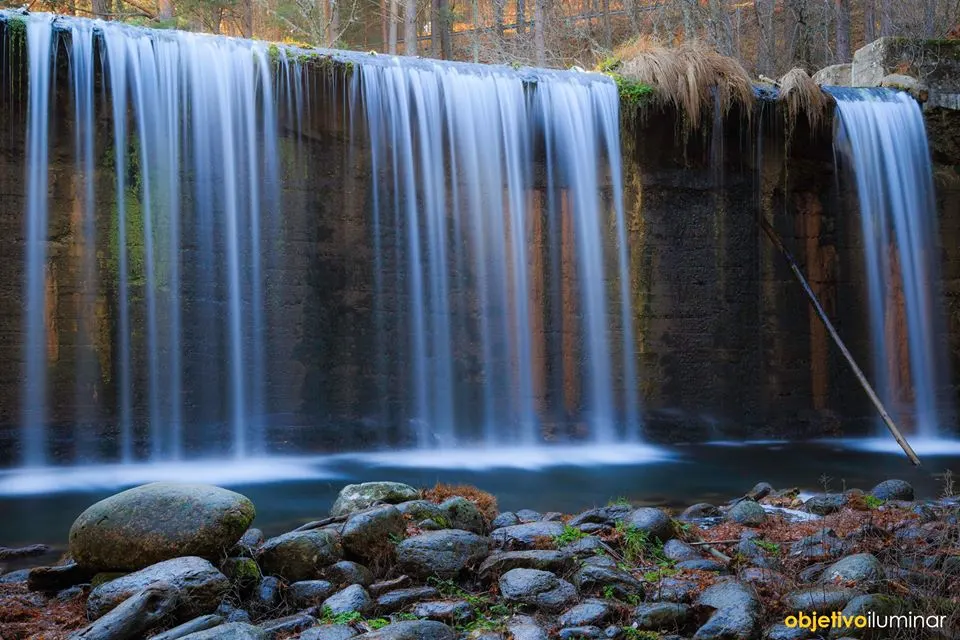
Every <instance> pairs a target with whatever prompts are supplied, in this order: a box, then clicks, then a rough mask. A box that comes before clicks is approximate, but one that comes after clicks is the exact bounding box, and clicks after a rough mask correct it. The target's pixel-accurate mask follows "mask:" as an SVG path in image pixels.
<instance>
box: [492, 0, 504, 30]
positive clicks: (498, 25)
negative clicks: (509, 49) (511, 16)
mask: <svg viewBox="0 0 960 640" xmlns="http://www.w3.org/2000/svg"><path fill="white" fill-rule="evenodd" d="M503 5H504V0H493V28H494V29H495V30H496V32H497V37H499V38H502V37H503Z"/></svg>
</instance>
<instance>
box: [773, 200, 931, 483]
mask: <svg viewBox="0 0 960 640" xmlns="http://www.w3.org/2000/svg"><path fill="white" fill-rule="evenodd" d="M760 226H761V227H763V230H764V231H765V232H766V234H767V237H768V238H770V241H771V242H773V244H774V246H776V247H777V249H778V250H779V251H780V253H781V254H782V255H783V257H784V258H785V259H786V260H787V262H788V263H789V264H790V270H791V271H792V272H793V275H794V276H795V277H796V278H797V280H798V281H799V282H800V286H802V287H803V290H804V292H805V293H806V294H807V298H809V299H810V304H812V305H813V308H814V310H815V311H816V312H817V315H818V316H820V320H821V322H823V325H824V326H825V327H826V328H827V331H828V332H829V333H830V336H831V337H832V338H833V341H834V342H836V343H837V346H838V347H840V352H841V353H843V357H844V358H846V359H847V362H848V363H849V364H850V368H851V369H853V373H854V374H855V375H856V376H857V379H858V380H859V381H860V386H862V387H863V390H864V391H866V392H867V395H868V396H870V401H871V402H873V406H874V407H876V408H877V411H878V412H879V413H880V417H881V418H882V419H883V423H884V424H885V425H887V429H889V430H890V433H891V434H892V435H893V437H894V439H895V440H896V441H897V444H899V445H900V447H901V448H902V449H903V452H904V453H906V454H907V457H908V458H910V462H912V463H913V464H915V465H916V466H918V467H919V466H920V458H918V457H917V454H916V453H914V451H913V447H911V446H910V443H909V442H907V439H906V438H904V437H903V434H902V433H900V429H898V428H897V425H896V424H894V422H893V418H891V417H890V414H889V413H887V410H886V409H885V408H884V406H883V403H882V402H880V398H878V397H877V394H876V392H875V391H874V390H873V387H871V386H870V383H869V382H867V378H866V376H864V375H863V371H861V370H860V367H858V366H857V363H856V361H855V360H854V359H853V356H852V355H850V351H848V350H847V346H846V345H845V344H843V340H841V339H840V335H839V334H838V333H837V330H836V329H834V328H833V323H832V322H830V318H828V317H827V314H826V312H825V311H824V310H823V307H821V306H820V301H819V300H817V294H815V293H814V292H813V289H811V288H810V284H809V283H808V282H807V279H806V278H804V277H803V273H802V272H801V271H800V267H799V266H797V261H796V260H794V259H793V256H792V255H791V254H790V252H789V251H787V248H786V247H785V246H783V242H782V241H781V240H780V236H779V235H778V234H777V232H776V230H774V228H773V227H772V226H771V225H770V223H769V222H768V221H767V218H766V216H764V215H763V214H761V215H760Z"/></svg>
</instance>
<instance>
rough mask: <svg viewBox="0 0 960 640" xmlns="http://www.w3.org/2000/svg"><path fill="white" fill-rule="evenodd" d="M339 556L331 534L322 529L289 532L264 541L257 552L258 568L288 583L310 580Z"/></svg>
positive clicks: (339, 547) (339, 546) (334, 539)
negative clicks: (258, 553) (258, 554)
mask: <svg viewBox="0 0 960 640" xmlns="http://www.w3.org/2000/svg"><path fill="white" fill-rule="evenodd" d="M342 557H343V548H342V547H341V545H340V541H339V540H337V537H336V535H335V534H333V533H331V532H329V531H324V530H311V531H292V532H290V533H285V534H283V535H281V536H277V537H276V538H270V539H269V540H267V541H266V542H265V543H264V545H263V547H262V548H261V549H260V556H259V561H260V568H261V569H262V570H263V573H264V574H266V575H270V576H279V577H281V578H284V579H285V580H287V581H289V582H297V581H300V580H314V579H316V578H319V577H320V576H321V575H322V572H323V569H324V568H326V567H328V566H330V565H331V564H333V563H335V562H337V561H339V560H340V559H341V558H342Z"/></svg>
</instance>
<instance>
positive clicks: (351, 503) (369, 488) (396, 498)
mask: <svg viewBox="0 0 960 640" xmlns="http://www.w3.org/2000/svg"><path fill="white" fill-rule="evenodd" d="M419 497H420V493H419V492H418V491H417V490H416V489H414V488H413V487H411V486H410V485H408V484H403V483H401V482H364V483H361V484H348V485H347V486H345V487H344V488H343V489H341V490H340V494H339V495H338V496H337V500H336V502H334V503H333V507H331V509H330V515H331V516H345V515H348V514H351V513H355V512H357V511H363V510H364V509H369V508H370V507H372V506H375V505H378V504H400V503H401V502H407V501H409V500H416V499H417V498H419Z"/></svg>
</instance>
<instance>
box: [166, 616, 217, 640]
mask: <svg viewBox="0 0 960 640" xmlns="http://www.w3.org/2000/svg"><path fill="white" fill-rule="evenodd" d="M223 622H224V620H223V617H222V616H218V615H215V614H210V615H208V616H200V617H199V618H194V619H193V620H190V621H189V622H184V623H183V624H181V625H179V626H177V627H174V628H173V629H170V630H169V631H164V632H163V633H160V634H157V635H155V636H153V637H152V638H151V639H150V640H179V639H180V638H182V637H183V636H187V635H190V634H191V633H196V632H197V631H205V630H207V629H212V628H214V627H217V626H219V625H221V624H223Z"/></svg>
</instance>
